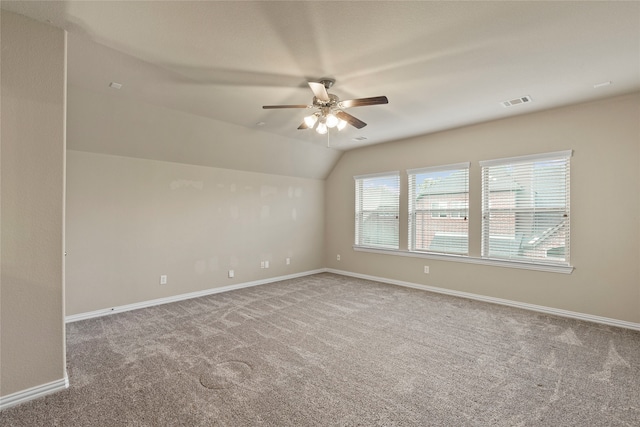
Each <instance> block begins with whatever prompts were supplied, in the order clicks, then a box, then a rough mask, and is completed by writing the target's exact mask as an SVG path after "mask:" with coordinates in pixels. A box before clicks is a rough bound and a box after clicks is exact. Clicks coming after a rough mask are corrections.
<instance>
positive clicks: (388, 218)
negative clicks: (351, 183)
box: [354, 172, 400, 249]
mask: <svg viewBox="0 0 640 427" xmlns="http://www.w3.org/2000/svg"><path fill="white" fill-rule="evenodd" d="M354 179H355V181H356V236H355V244H356V245H357V246H366V247H375V248H385V249H398V235H399V233H398V215H399V210H400V201H399V194H400V173H399V172H388V173H383V174H375V175H361V176H356V177H354Z"/></svg>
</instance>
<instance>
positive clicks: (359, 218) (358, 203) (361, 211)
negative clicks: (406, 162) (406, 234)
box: [353, 171, 401, 250]
mask: <svg viewBox="0 0 640 427" xmlns="http://www.w3.org/2000/svg"><path fill="white" fill-rule="evenodd" d="M353 179H354V182H355V233H354V234H355V236H354V238H355V244H354V247H361V248H379V249H387V250H398V249H399V248H400V233H399V217H400V190H401V188H400V185H401V183H400V171H391V172H381V173H374V174H367V175H357V176H354V177H353ZM375 179H381V180H382V179H393V180H395V181H396V183H397V188H398V194H397V195H396V197H395V200H392V201H393V202H394V203H395V210H388V209H385V210H384V211H383V212H384V213H385V214H390V215H392V216H395V229H396V231H397V233H396V235H395V242H393V241H391V242H384V243H379V244H376V243H370V242H363V238H364V232H363V227H364V226H365V223H364V221H365V220H364V216H365V212H369V213H372V212H376V210H371V209H369V210H367V209H366V208H365V206H364V200H365V198H366V197H368V196H367V195H366V194H362V191H363V189H362V188H363V187H362V184H363V183H364V181H366V180H375ZM381 212H382V211H381Z"/></svg>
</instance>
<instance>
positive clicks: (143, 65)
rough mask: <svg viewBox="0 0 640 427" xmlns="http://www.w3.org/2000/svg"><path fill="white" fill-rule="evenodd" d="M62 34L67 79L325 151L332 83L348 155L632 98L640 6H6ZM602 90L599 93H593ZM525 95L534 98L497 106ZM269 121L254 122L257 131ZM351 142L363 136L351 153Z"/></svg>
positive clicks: (338, 136)
mask: <svg viewBox="0 0 640 427" xmlns="http://www.w3.org/2000/svg"><path fill="white" fill-rule="evenodd" d="M2 8H4V9H8V10H11V11H14V12H17V13H21V14H23V15H27V16H30V17H32V18H35V19H38V20H41V21H49V22H50V23H52V24H53V25H56V26H59V27H62V28H65V29H66V30H68V32H69V47H68V49H69V76H68V78H69V84H70V85H75V86H77V87H82V88H85V89H88V90H92V91H97V92H101V91H102V92H105V93H106V92H108V91H113V89H110V88H109V87H108V84H109V82H111V81H116V82H119V83H121V84H122V85H123V87H122V89H121V90H120V91H121V94H122V96H127V97H131V98H133V99H136V100H139V101H142V102H146V103H151V104H156V105H159V106H162V107H167V108H171V109H174V110H180V111H183V112H187V113H191V114H194V115H197V116H202V117H209V118H212V119H215V120H218V121H221V122H227V123H230V124H233V125H237V126H240V127H244V128H249V129H253V130H254V131H255V132H258V133H262V132H266V133H269V134H270V135H271V136H273V134H275V135H278V136H281V137H286V138H285V139H287V140H291V139H296V140H302V141H307V142H311V143H312V144H318V145H324V144H326V136H320V135H317V134H316V133H315V132H313V131H310V130H305V131H300V130H297V129H296V128H297V126H298V125H299V124H300V123H301V122H302V118H303V117H304V116H305V115H306V114H308V112H307V111H306V110H293V109H288V110H263V109H262V108H261V107H262V105H265V104H308V103H310V102H311V98H312V93H311V91H310V90H309V88H308V87H307V86H306V84H305V82H306V81H307V80H314V79H315V80H317V79H319V78H321V77H332V78H335V79H336V84H335V86H334V87H333V89H332V90H330V92H331V93H334V94H336V95H338V96H339V97H340V98H341V99H352V98H360V97H369V96H378V95H386V96H387V97H388V98H389V104H388V105H377V106H369V107H357V108H352V109H350V110H349V112H350V113H351V114H353V115H354V116H356V117H358V118H360V119H361V120H363V121H365V122H367V123H368V126H367V127H365V128H363V129H361V130H357V129H355V128H352V127H348V128H347V129H345V130H344V131H342V132H340V133H335V134H333V135H332V136H331V138H332V146H333V147H335V148H337V149H341V150H345V149H352V148H356V147H359V146H362V145H366V144H374V143H381V142H387V141H393V140H397V139H401V138H406V137H411V136H415V135H420V134H427V133H432V132H437V131H441V130H445V129H450V128H454V127H459V126H464V125H468V124H473V123H478V122H482V121H488V120H493V119H498V118H502V117H508V116H511V115H516V114H523V113H529V112H533V111H538V110H542V109H548V108H554V107H558V106H563V105H568V104H572V103H577V102H582V101H588V100H594V99H597V98H602V97H609V96H614V95H617V94H622V93H628V92H632V91H636V90H640V2H535V1H534V2H481V1H474V2H426V1H425V2H420V1H411V2H404V1H394V2H383V1H376V2H361V1H350V2H346V1H344V2H333V1H331V2H320V1H314V2H303V1H299V2H275V1H258V2H241V1H228V2H224V1H200V2H186V1H163V2H160V1H156V2H142V1H124V2H113V1H111V2H109V1H107V2H101V1H63V2H54V1H48V2H33V1H21V2H13V1H5V0H3V1H2ZM607 81H611V82H612V84H611V85H608V86H603V87H599V88H594V85H596V84H599V83H602V82H607ZM524 95H529V96H531V97H532V99H533V102H532V103H530V104H525V105H518V106H514V107H511V108H504V107H502V106H501V105H500V102H501V101H504V100H510V99H513V98H517V97H521V96H524ZM259 122H263V123H264V125H262V126H258V125H257V123H259ZM356 137H365V138H367V139H366V140H365V141H361V142H356V141H354V140H353V139H354V138H356Z"/></svg>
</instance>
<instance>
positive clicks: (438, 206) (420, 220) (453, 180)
mask: <svg viewBox="0 0 640 427" xmlns="http://www.w3.org/2000/svg"><path fill="white" fill-rule="evenodd" d="M407 175H408V178H409V250H411V251H421V252H434V253H443V254H456V255H467V254H468V253H469V221H468V219H469V163H458V164H455V165H447V166H437V167H428V168H421V169H411V170H408V171H407Z"/></svg>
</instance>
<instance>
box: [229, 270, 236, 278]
mask: <svg viewBox="0 0 640 427" xmlns="http://www.w3.org/2000/svg"><path fill="white" fill-rule="evenodd" d="M234 276H235V272H234V271H233V270H229V279H233V277H234Z"/></svg>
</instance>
